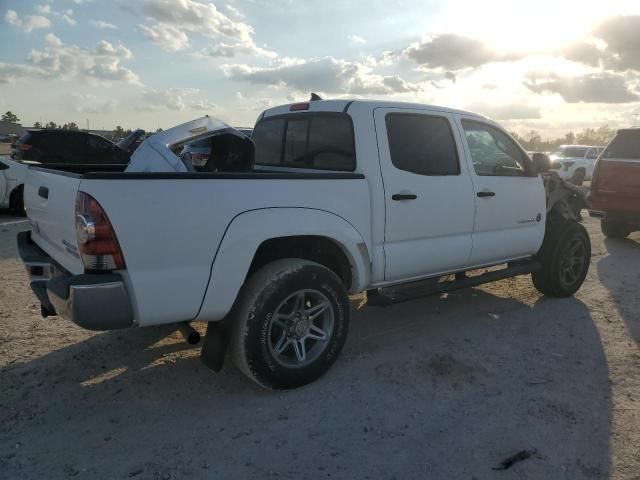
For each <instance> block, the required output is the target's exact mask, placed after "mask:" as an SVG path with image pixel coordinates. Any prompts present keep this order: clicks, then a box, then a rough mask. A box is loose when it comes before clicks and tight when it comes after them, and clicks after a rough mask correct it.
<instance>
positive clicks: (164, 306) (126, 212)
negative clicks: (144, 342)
mask: <svg viewBox="0 0 640 480" xmlns="http://www.w3.org/2000/svg"><path fill="white" fill-rule="evenodd" d="M80 190H81V191H85V192H87V193H89V194H90V195H92V196H94V197H95V198H96V199H97V200H98V201H99V202H100V204H101V205H102V207H103V209H104V210H105V212H106V213H107V215H108V217H109V219H110V221H111V223H112V225H113V227H114V229H115V231H116V235H117V237H118V241H119V243H120V246H121V248H122V251H123V254H124V258H125V262H126V265H127V270H126V272H124V276H125V280H126V282H127V283H128V287H129V291H130V293H131V294H132V296H133V298H134V311H135V316H136V319H137V320H138V323H139V325H141V326H144V325H154V324H163V323H172V322H177V321H186V320H192V319H194V318H196V316H197V315H198V312H199V311H200V308H201V305H202V303H203V299H204V296H205V292H206V289H207V285H208V283H209V277H210V274H211V270H212V264H213V260H214V257H215V255H216V252H217V250H218V247H219V245H220V243H221V241H222V239H223V237H224V235H225V232H226V230H227V228H228V226H229V225H230V223H231V222H232V221H233V219H234V218H236V217H237V216H239V215H240V214H242V213H243V212H247V211H252V210H259V209H269V208H295V209H318V208H320V209H322V210H326V211H328V212H332V214H334V215H337V216H338V217H341V218H343V219H345V220H346V221H347V222H348V223H349V224H351V225H353V228H354V229H355V230H356V231H358V232H359V233H360V235H361V236H362V238H363V239H364V241H365V243H367V244H368V242H370V240H369V234H368V233H369V231H370V207H369V188H368V184H367V182H366V180H365V179H348V180H333V179H331V180H302V179H296V180H291V179H285V180H275V179H250V180H247V179H194V178H193V177H191V178H188V179H186V178H185V179H127V180H118V181H114V180H110V179H104V180H101V179H85V180H83V181H82V183H81V185H80ZM260 221H261V216H260V215H257V217H256V218H255V222H260ZM265 221H267V220H266V216H265ZM263 230H264V231H267V230H268V228H266V227H265V228H264V229H263ZM254 231H255V232H257V233H256V235H259V233H260V232H261V229H260V228H257V229H255V230H254ZM305 233H306V232H304V231H302V232H299V234H301V235H302V234H305ZM265 239H266V238H265ZM253 243H255V242H251V244H252V245H253ZM259 243H261V240H260V242H259ZM259 243H258V245H259ZM251 248H252V247H251ZM253 254H254V251H251V249H250V248H249V247H248V249H247V251H244V252H242V255H243V259H244V260H245V261H244V262H241V261H238V262H237V263H235V264H236V265H238V268H240V269H242V268H244V266H241V265H246V264H247V262H246V260H247V259H249V263H250V259H251V258H252V257H253ZM219 255H220V253H219ZM247 268H248V266H247ZM244 273H246V271H245V272H244ZM244 273H241V275H244ZM235 274H236V276H237V275H238V273H237V272H235ZM242 278H244V276H242ZM216 282H225V279H224V278H217V279H216ZM239 287H240V285H238V287H237V288H239ZM234 299H235V296H233V298H231V301H233V300H234ZM223 313H226V312H222V310H218V313H217V314H216V315H209V316H207V319H208V320H215V319H219V318H217V317H219V316H220V315H222V314H223ZM214 317H215V318H214Z"/></svg>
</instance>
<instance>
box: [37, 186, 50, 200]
mask: <svg viewBox="0 0 640 480" xmlns="http://www.w3.org/2000/svg"><path fill="white" fill-rule="evenodd" d="M38 195H39V196H40V197H42V198H49V189H48V188H47V187H40V188H39V189H38Z"/></svg>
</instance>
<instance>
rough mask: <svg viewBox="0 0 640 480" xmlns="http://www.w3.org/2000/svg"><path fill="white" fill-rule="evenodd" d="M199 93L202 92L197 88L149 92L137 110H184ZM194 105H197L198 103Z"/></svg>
mask: <svg viewBox="0 0 640 480" xmlns="http://www.w3.org/2000/svg"><path fill="white" fill-rule="evenodd" d="M199 93H200V90H198V89H197V88H167V89H164V90H148V91H146V92H144V93H143V94H142V97H141V101H142V103H141V104H140V105H139V106H137V107H136V110H138V111H141V112H145V111H157V110H184V109H185V108H186V106H187V105H186V102H188V101H189V98H193V97H194V96H195V95H197V94H199ZM201 101H202V100H201ZM192 103H197V101H195V102H192Z"/></svg>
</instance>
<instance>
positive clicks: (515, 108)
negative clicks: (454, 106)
mask: <svg viewBox="0 0 640 480" xmlns="http://www.w3.org/2000/svg"><path fill="white" fill-rule="evenodd" d="M464 109H465V110H468V111H470V112H475V113H479V114H480V115H484V116H486V117H489V118H491V119H493V120H531V119H537V118H542V115H541V114H540V108H538V107H535V106H533V105H524V104H521V103H509V104H494V103H484V102H474V103H471V104H469V105H467V106H465V107H464Z"/></svg>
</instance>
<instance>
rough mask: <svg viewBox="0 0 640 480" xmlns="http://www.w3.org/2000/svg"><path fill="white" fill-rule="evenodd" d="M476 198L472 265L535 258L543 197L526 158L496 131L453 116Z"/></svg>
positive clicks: (543, 212) (541, 231)
mask: <svg viewBox="0 0 640 480" xmlns="http://www.w3.org/2000/svg"><path fill="white" fill-rule="evenodd" d="M456 122H457V125H458V128H459V130H460V132H461V134H462V135H463V136H464V139H465V141H464V149H465V151H466V157H467V159H468V160H469V161H470V163H471V164H470V165H469V167H470V168H469V170H470V172H471V179H472V182H473V189H474V193H475V199H474V200H475V211H476V214H475V226H474V229H473V250H472V252H471V258H470V263H471V264H473V265H478V266H479V265H489V264H497V263H502V262H506V261H509V260H515V259H519V258H524V257H528V256H531V255H534V254H535V253H536V252H537V251H538V250H539V249H540V246H541V245H542V240H543V238H544V232H545V220H546V194H545V190H544V184H543V182H542V178H541V177H540V175H538V174H537V173H534V172H533V165H532V164H531V161H530V159H529V156H528V155H527V154H526V152H525V151H524V150H523V149H522V147H520V145H518V144H517V143H516V142H515V140H513V139H512V138H511V137H510V136H509V135H508V134H507V133H506V132H504V130H502V129H501V128H500V127H498V126H497V125H495V124H493V123H491V122H488V121H485V120H480V119H478V118H477V117H465V116H463V115H458V114H457V115H456Z"/></svg>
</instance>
